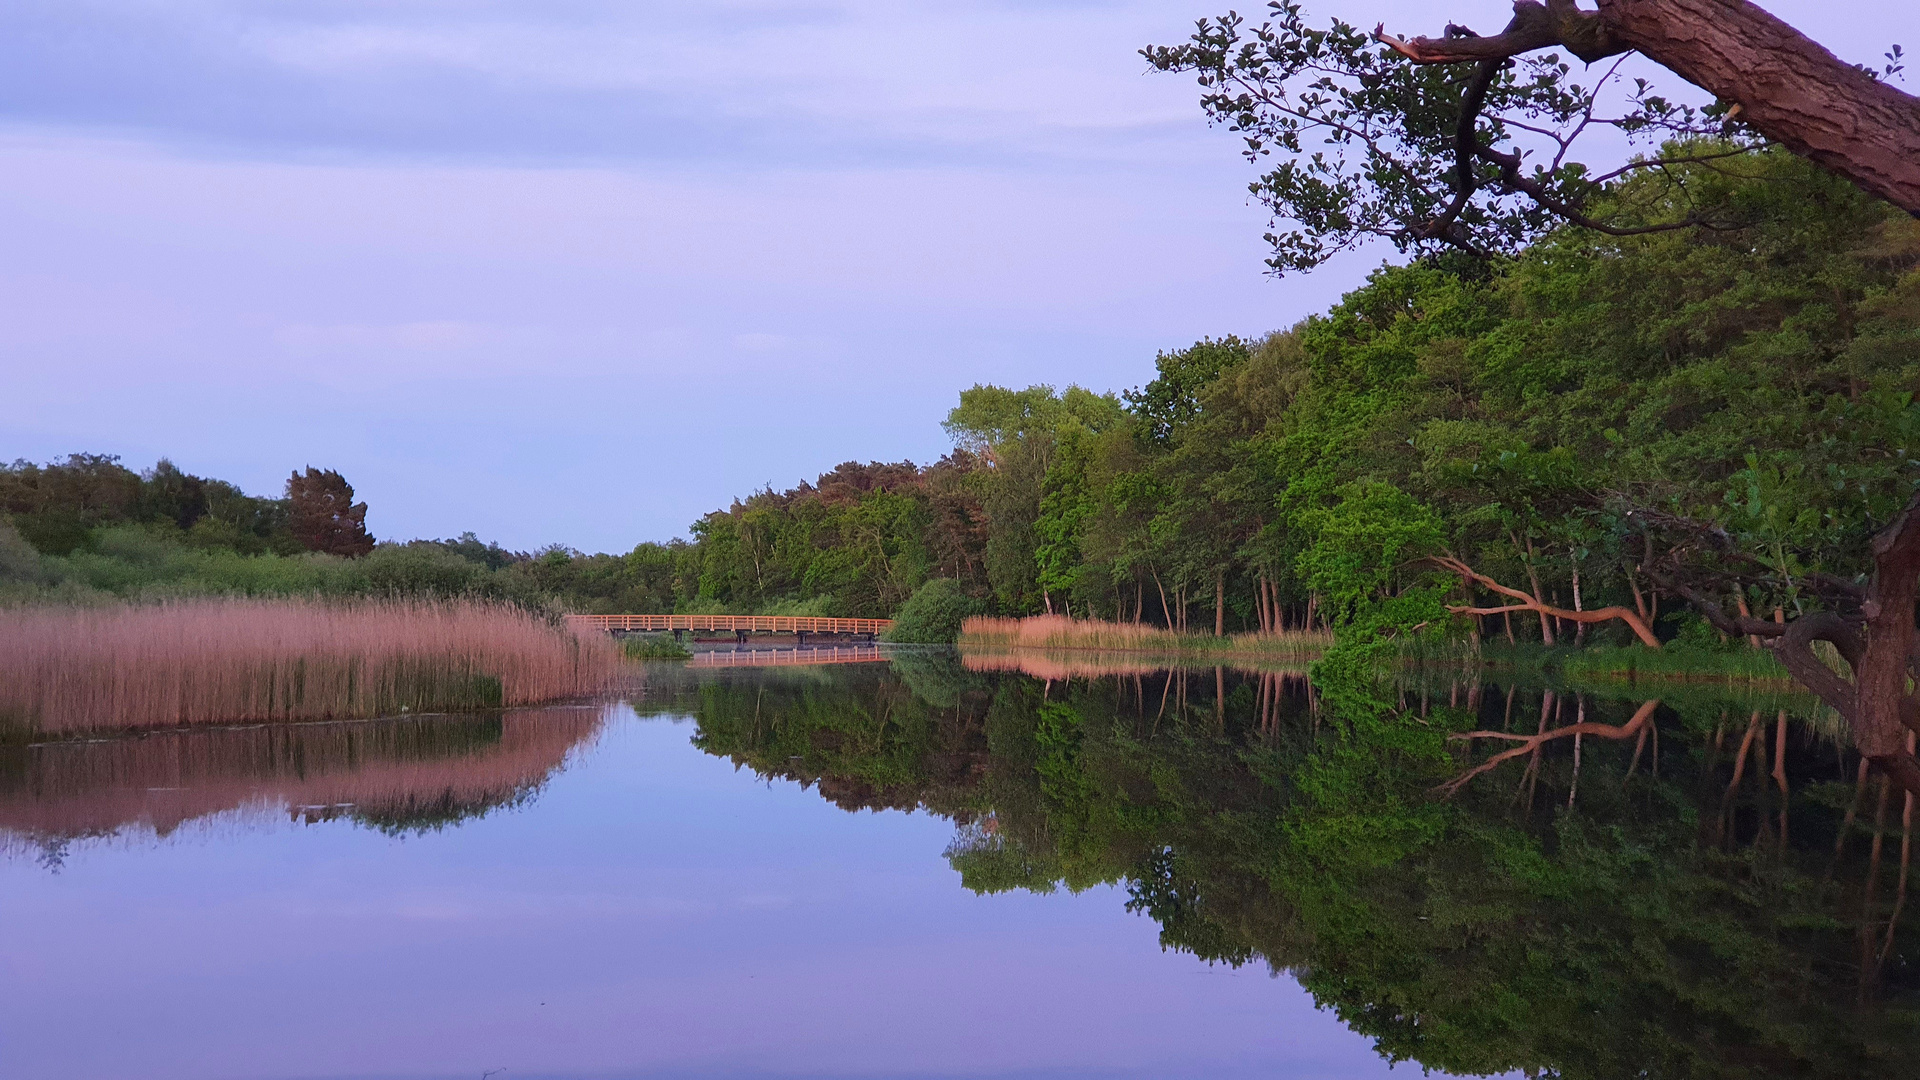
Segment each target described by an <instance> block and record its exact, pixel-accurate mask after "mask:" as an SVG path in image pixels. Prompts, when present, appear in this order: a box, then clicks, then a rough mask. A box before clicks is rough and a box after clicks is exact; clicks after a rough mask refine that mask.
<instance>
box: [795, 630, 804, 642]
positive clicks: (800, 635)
mask: <svg viewBox="0 0 1920 1080" xmlns="http://www.w3.org/2000/svg"><path fill="white" fill-rule="evenodd" d="M793 633H794V636H795V637H797V638H799V639H800V644H802V645H805V644H806V643H807V632H806V631H805V630H795V631H794V632H793Z"/></svg>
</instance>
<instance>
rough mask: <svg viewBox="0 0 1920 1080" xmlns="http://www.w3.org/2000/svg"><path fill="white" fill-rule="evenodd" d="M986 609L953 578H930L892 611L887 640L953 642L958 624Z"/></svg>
mask: <svg viewBox="0 0 1920 1080" xmlns="http://www.w3.org/2000/svg"><path fill="white" fill-rule="evenodd" d="M985 611H986V604H984V603H983V602H981V601H980V600H978V599H976V598H975V597H971V596H968V595H967V593H966V590H965V589H964V588H963V587H962V586H961V584H960V583H959V582H958V581H955V580H954V579H952V578H929V579H928V580H927V582H926V583H925V584H924V585H921V586H920V587H919V588H918V589H915V590H914V592H913V595H912V596H910V597H908V598H907V602H906V603H904V604H902V605H900V610H899V611H896V612H894V615H893V625H892V626H891V627H888V629H887V634H886V639H887V640H888V641H898V642H910V643H915V644H923V645H932V644H948V645H950V644H952V643H953V641H954V639H956V638H958V637H959V636H960V624H961V623H963V622H965V621H966V620H967V619H969V618H971V617H973V616H975V615H979V614H982V613H983V612H985Z"/></svg>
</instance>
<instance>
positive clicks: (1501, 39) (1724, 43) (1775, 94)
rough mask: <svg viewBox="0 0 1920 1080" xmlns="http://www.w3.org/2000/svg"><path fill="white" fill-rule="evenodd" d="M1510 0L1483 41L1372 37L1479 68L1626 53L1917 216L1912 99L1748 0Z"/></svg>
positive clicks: (1417, 58)
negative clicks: (1552, 53)
mask: <svg viewBox="0 0 1920 1080" xmlns="http://www.w3.org/2000/svg"><path fill="white" fill-rule="evenodd" d="M1597 3H1598V5H1599V8H1598V10H1596V11H1582V10H1580V9H1579V8H1578V7H1577V6H1576V5H1575V3H1574V0H1547V2H1546V3H1544V4H1543V3H1540V2H1538V0H1517V2H1516V3H1515V4H1514V6H1513V21H1512V22H1510V23H1509V24H1508V25H1507V28H1506V29H1505V30H1504V31H1502V32H1501V33H1499V34H1496V35H1494V36H1492V37H1484V38H1483V37H1473V36H1468V35H1470V34H1471V32H1470V31H1469V32H1467V34H1465V35H1463V34H1462V33H1460V28H1459V27H1455V26H1451V25H1449V27H1448V28H1447V30H1448V32H1447V34H1446V35H1445V36H1443V37H1438V38H1428V37H1415V38H1411V39H1405V40H1403V39H1401V38H1397V37H1394V36H1393V35H1391V34H1388V33H1387V32H1386V29H1385V27H1384V26H1381V27H1378V28H1376V29H1375V30H1374V38H1375V40H1377V41H1379V42H1381V43H1382V44H1384V45H1386V46H1387V47H1388V48H1390V49H1392V50H1393V51H1394V52H1396V53H1398V54H1399V55H1401V56H1403V57H1405V58H1407V59H1409V60H1411V61H1413V62H1414V63H1416V64H1457V63H1468V62H1472V63H1486V62H1497V61H1500V60H1506V59H1511V58H1513V57H1517V56H1520V55H1522V54H1525V53H1529V52H1534V51H1537V50H1540V49H1547V48H1554V47H1560V48H1565V49H1566V50H1567V51H1568V52H1570V53H1572V54H1573V55H1574V56H1576V57H1579V58H1580V59H1581V60H1584V61H1586V62H1587V63H1592V62H1594V61H1595V60H1599V59H1601V58H1603V57H1607V56H1613V55H1616V54H1618V53H1622V52H1626V51H1628V50H1635V51H1638V52H1639V53H1641V54H1642V55H1644V56H1646V57H1647V59H1649V60H1652V61H1653V62H1654V63H1656V64H1659V65H1660V66H1662V67H1664V68H1666V69H1668V70H1669V71H1672V72H1673V73H1674V74H1676V75H1679V76H1680V77H1681V78H1683V79H1685V80H1687V81H1688V82H1690V83H1692V84H1693V85H1695V86H1698V87H1700V88H1701V89H1702V90H1705V91H1707V92H1708V93H1710V94H1712V95H1714V97H1715V98H1717V99H1718V100H1719V101H1720V102H1721V103H1723V104H1724V105H1726V106H1728V107H1729V108H1728V115H1729V117H1732V116H1736V115H1737V116H1738V117H1739V118H1740V120H1741V122H1742V123H1744V124H1746V125H1747V126H1749V127H1751V128H1752V129H1753V130H1754V131H1757V132H1759V133H1760V134H1761V135H1764V136H1765V137H1766V138H1767V139H1769V140H1771V141H1773V142H1777V143H1779V144H1781V145H1782V146H1785V147H1786V148H1787V149H1788V150H1790V151H1792V152H1793V153H1795V154H1799V155H1800V156H1802V157H1806V158H1809V159H1811V160H1813V161H1816V162H1819V163H1820V164H1821V165H1824V166H1825V167H1827V168H1828V169H1830V170H1831V171H1833V172H1835V173H1838V174H1839V175H1841V176H1844V177H1846V178H1848V179H1849V180H1852V181H1853V182H1854V183H1856V184H1858V185H1860V187H1862V188H1863V189H1865V190H1867V191H1869V192H1871V193H1873V194H1875V195H1878V196H1879V197H1881V198H1883V199H1886V200H1887V201H1888V202H1891V203H1893V204H1894V205H1895V206H1898V207H1900V208H1901V209H1903V210H1905V211H1907V212H1908V213H1910V214H1916V215H1920V98H1915V97H1914V96H1913V95H1911V94H1907V93H1903V92H1901V91H1900V90H1897V89H1895V88H1894V87H1892V86H1890V85H1888V84H1887V83H1886V82H1884V81H1882V80H1880V79H1878V78H1876V77H1875V76H1874V74H1873V73H1872V72H1869V71H1867V70H1865V69H1863V68H1860V67H1858V66H1856V65H1853V64H1848V63H1845V62H1843V61H1841V60H1840V59H1839V58H1838V57H1836V56H1834V55H1833V54H1832V53H1831V52H1828V51H1827V50H1826V49H1825V48H1823V47H1821V45H1820V44H1819V43H1818V42H1816V41H1814V40H1813V39H1811V38H1809V37H1807V36H1806V35H1804V34H1802V33H1800V32H1799V31H1797V30H1795V29H1794V28H1793V27H1791V26H1788V25H1787V24H1786V23H1784V22H1782V21H1780V20H1779V19H1777V18H1775V17H1774V16H1772V15H1771V14H1768V13H1767V12H1766V11H1765V10H1763V9H1761V8H1760V7H1759V6H1758V5H1756V4H1753V3H1750V2H1748V0H1597Z"/></svg>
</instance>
